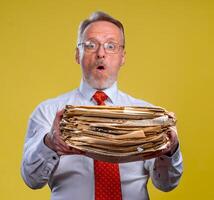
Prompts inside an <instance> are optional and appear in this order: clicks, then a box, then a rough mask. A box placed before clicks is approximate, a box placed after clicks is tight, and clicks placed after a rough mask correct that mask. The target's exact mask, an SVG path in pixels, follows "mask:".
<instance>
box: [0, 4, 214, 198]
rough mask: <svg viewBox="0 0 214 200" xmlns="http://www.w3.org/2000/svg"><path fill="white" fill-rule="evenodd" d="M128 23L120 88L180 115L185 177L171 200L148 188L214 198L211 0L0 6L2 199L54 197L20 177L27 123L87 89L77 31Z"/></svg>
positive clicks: (213, 6)
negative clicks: (101, 15) (45, 104)
mask: <svg viewBox="0 0 214 200" xmlns="http://www.w3.org/2000/svg"><path fill="white" fill-rule="evenodd" d="M96 10H103V11H106V12H108V13H110V14H111V15H113V16H114V17H116V18H119V19H120V20H121V21H122V22H123V24H124V26H125V31H126V41H127V45H126V47H127V59H126V64H125V66H124V67H123V68H122V70H121V74H120V78H119V86H120V89H121V90H123V91H126V92H127V93H129V94H131V95H133V96H135V97H138V98H141V99H145V100H147V101H149V102H152V103H153V104H156V105H160V106H163V107H165V108H166V109H168V110H170V111H174V112H175V113H176V116H177V119H178V130H179V138H180V144H181V149H182V152H183V157H184V174H183V177H182V179H181V182H180V185H179V186H178V187H177V188H176V189H175V190H173V191H172V192H170V193H164V192H160V191H158V190H157V189H155V188H154V186H153V185H152V184H151V183H149V192H150V197H151V199H158V200H159V199H160V200H167V199H168V200H169V199H170V200H171V199H173V200H176V199H179V200H181V199H182V200H183V199H212V198H213V196H214V189H213V179H214V176H213V173H214V172H213V170H214V169H213V168H214V167H213V165H214V160H213V153H214V149H213V146H214V144H213V140H214V132H213V124H212V123H213V113H214V112H213V111H214V109H213V100H214V99H213V72H214V70H213V58H211V56H212V57H213V55H212V54H213V46H214V42H213V33H214V32H213V24H214V20H213V19H214V15H213V13H214V3H213V1H212V0H210V1H208V0H204V1H198V0H156V1H155V0H142V1H140V0H126V1H124V0H120V1H117V0H108V1H107V0H106V1H102V0H99V1H98V0H93V1H86V0H78V1H76V0H34V1H33V0H16V1H15V0H14V1H13V0H0V47H1V48H0V69H1V73H0V80H1V84H0V85H1V98H0V105H1V114H0V122H1V145H0V148H1V149H0V155H1V157H0V195H1V196H0V199H3V200H15V199H16V200H17V199H20V200H24V199H32V200H37V199H42V200H43V199H44V200H45V199H48V198H49V189H48V187H45V188H44V189H41V190H35V191H34V190H31V189H29V188H28V187H27V186H25V184H24V182H23V181H22V179H21V176H20V164H21V158H22V150H23V143H24V137H25V131H26V126H27V120H28V117H29V115H30V113H31V112H32V110H33V109H34V108H35V106H36V105H37V104H39V103H40V102H41V101H43V100H45V99H47V98H51V97H54V96H57V95H59V94H61V93H64V92H67V91H69V90H71V89H74V88H76V87H78V85H79V80H80V77H81V71H80V67H79V66H78V65H77V64H76V63H75V61H74V49H75V44H76V36H77V34H76V33H77V27H78V24H79V22H80V21H81V20H83V19H85V18H86V17H87V16H88V15H89V14H90V13H91V12H93V11H96Z"/></svg>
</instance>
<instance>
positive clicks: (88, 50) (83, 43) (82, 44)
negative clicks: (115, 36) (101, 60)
mask: <svg viewBox="0 0 214 200" xmlns="http://www.w3.org/2000/svg"><path fill="white" fill-rule="evenodd" d="M86 42H94V43H95V44H97V48H96V49H94V50H90V49H86V48H85V44H86ZM108 43H112V44H114V45H116V46H117V47H118V50H117V52H109V51H106V48H105V44H108ZM101 45H102V47H103V49H104V51H105V53H107V54H117V53H119V51H120V48H121V47H122V48H123V49H124V48H125V45H120V44H119V43H117V42H112V41H108V40H107V41H106V42H104V43H100V42H98V41H97V40H95V39H90V40H86V41H85V42H81V43H79V44H78V45H77V46H78V47H79V46H82V47H83V49H84V50H85V51H87V52H90V53H94V52H96V51H97V50H98V49H99V48H100V46H101Z"/></svg>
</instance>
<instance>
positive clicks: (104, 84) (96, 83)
mask: <svg viewBox="0 0 214 200" xmlns="http://www.w3.org/2000/svg"><path fill="white" fill-rule="evenodd" d="M115 81H116V80H115V79H108V80H105V81H100V80H97V79H89V80H87V82H88V84H89V85H90V86H91V87H93V88H94V89H97V90H104V89H107V88H109V87H111V86H112V85H113V84H114V82H115Z"/></svg>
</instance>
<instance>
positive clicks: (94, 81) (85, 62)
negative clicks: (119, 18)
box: [76, 21, 125, 89]
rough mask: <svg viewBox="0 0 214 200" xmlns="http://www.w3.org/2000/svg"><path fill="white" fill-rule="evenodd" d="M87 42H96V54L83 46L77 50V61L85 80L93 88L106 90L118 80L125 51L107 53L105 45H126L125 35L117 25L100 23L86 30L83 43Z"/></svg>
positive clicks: (120, 49)
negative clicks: (108, 43)
mask: <svg viewBox="0 0 214 200" xmlns="http://www.w3.org/2000/svg"><path fill="white" fill-rule="evenodd" d="M86 41H95V42H96V43H97V44H98V48H97V50H96V51H94V52H90V51H86V50H84V47H83V46H81V47H79V48H78V49H77V52H76V60H77V62H78V63H79V64H80V65H81V67H82V74H83V79H84V80H85V81H87V82H88V83H89V84H90V85H91V86H92V87H93V88H96V89H106V88H108V87H110V86H111V85H112V84H113V83H114V82H115V81H116V80H117V77H118V72H119V69H120V67H121V66H122V64H123V63H124V60H125V57H124V56H125V51H124V49H123V48H122V47H120V48H119V51H118V52H117V53H108V52H107V53H106V51H105V49H104V47H103V44H104V43H106V42H110V43H111V42H113V43H117V44H119V45H124V44H123V34H122V32H121V30H120V29H119V28H118V27H117V26H116V25H114V24H112V23H110V22H107V21H98V22H94V23H92V24H90V25H89V26H88V27H87V28H86V29H85V31H84V33H83V37H82V40H81V42H83V43H84V42H86ZM100 44H101V45H100Z"/></svg>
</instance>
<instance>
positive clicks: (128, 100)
mask: <svg viewBox="0 0 214 200" xmlns="http://www.w3.org/2000/svg"><path fill="white" fill-rule="evenodd" d="M118 98H119V101H121V102H122V103H123V104H125V105H127V106H145V107H154V105H153V104H152V103H149V102H148V101H145V100H142V99H138V98H135V97H133V96H131V95H129V94H127V93H125V92H122V91H119V95H118Z"/></svg>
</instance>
